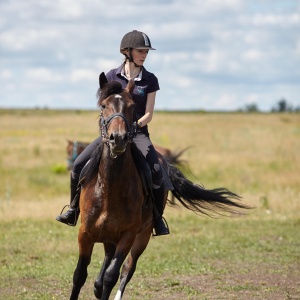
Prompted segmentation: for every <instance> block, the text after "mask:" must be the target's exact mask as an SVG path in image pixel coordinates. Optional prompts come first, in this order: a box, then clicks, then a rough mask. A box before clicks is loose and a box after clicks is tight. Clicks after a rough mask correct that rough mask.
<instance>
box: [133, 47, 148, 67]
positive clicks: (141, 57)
mask: <svg viewBox="0 0 300 300" xmlns="http://www.w3.org/2000/svg"><path fill="white" fill-rule="evenodd" d="M148 52H149V49H132V50H131V55H132V58H133V61H134V62H135V63H136V64H138V65H139V66H142V65H143V64H144V62H145V60H146V58H147V55H148Z"/></svg>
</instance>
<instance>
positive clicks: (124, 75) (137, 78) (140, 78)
mask: <svg viewBox="0 0 300 300" xmlns="http://www.w3.org/2000/svg"><path fill="white" fill-rule="evenodd" d="M142 73H143V69H142V70H141V72H140V73H139V74H138V75H137V76H136V77H134V78H133V81H141V80H142ZM121 75H122V76H123V77H125V78H126V79H127V80H129V78H128V77H127V76H126V74H125V72H124V67H123V68H122V71H121Z"/></svg>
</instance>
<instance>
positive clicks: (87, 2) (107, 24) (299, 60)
mask: <svg viewBox="0 0 300 300" xmlns="http://www.w3.org/2000/svg"><path fill="white" fill-rule="evenodd" d="M134 29H136V30H139V31H143V32H145V33H146V34H147V35H148V36H149V38H150V40H151V43H152V46H153V47H154V48H156V49H157V50H155V51H154V50H153V51H150V53H149V55H148V57H147V60H146V62H145V65H144V66H145V68H146V69H147V70H148V71H150V72H152V73H154V74H155V75H156V76H157V77H158V80H159V84H160V90H159V91H158V92H157V97H156V104H155V108H156V109H157V110H202V109H203V110H224V111H229V110H236V109H242V108H245V107H246V106H248V105H252V104H255V105H257V107H258V108H259V109H260V110H262V111H269V110H270V109H271V108H272V107H274V106H275V105H276V103H278V101H280V100H281V99H285V100H286V101H287V102H288V103H289V104H291V105H292V106H293V107H299V106H300V0H201V1H200V0H184V1H182V0H128V1H121V0H109V1H100V0H55V1H53V0H26V1H24V0H0V108H49V109H52V108H53V109H97V106H96V102H97V99H96V91H97V89H98V87H99V85H98V84H99V83H98V76H99V74H100V73H101V72H105V73H106V72H108V71H109V70H110V69H112V68H116V67H118V66H119V65H121V63H122V61H123V56H122V55H121V54H120V53H119V47H120V41H121V39H122V37H123V36H124V34H126V33H127V32H129V31H132V30H134Z"/></svg>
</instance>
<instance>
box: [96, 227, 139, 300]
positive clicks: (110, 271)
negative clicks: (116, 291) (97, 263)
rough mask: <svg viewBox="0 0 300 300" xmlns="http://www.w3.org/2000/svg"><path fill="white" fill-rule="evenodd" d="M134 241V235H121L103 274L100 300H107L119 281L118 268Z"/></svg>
mask: <svg viewBox="0 0 300 300" xmlns="http://www.w3.org/2000/svg"><path fill="white" fill-rule="evenodd" d="M134 239H135V235H133V234H132V233H127V234H124V235H123V237H122V239H121V240H120V242H119V243H118V245H117V248H116V252H115V255H114V257H113V259H112V261H111V263H110V265H109V267H108V268H107V270H106V271H105V273H104V277H103V293H102V298H101V300H108V299H109V296H110V294H111V291H112V289H113V288H114V286H115V285H116V283H117V281H118V279H119V275H120V268H121V266H122V264H123V262H124V260H125V258H126V256H127V255H128V253H129V251H130V249H131V247H132V245H133V242H134ZM120 299H121V298H120Z"/></svg>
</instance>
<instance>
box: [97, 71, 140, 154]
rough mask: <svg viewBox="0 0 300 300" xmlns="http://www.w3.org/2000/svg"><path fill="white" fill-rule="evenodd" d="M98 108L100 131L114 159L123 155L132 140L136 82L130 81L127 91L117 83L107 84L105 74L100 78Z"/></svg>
mask: <svg viewBox="0 0 300 300" xmlns="http://www.w3.org/2000/svg"><path fill="white" fill-rule="evenodd" d="M99 83H100V89H99V91H98V95H99V100H98V106H99V107H100V109H101V113H100V129H101V134H102V138H103V141H104V142H105V143H106V144H107V145H108V147H109V149H110V154H111V156H112V157H117V156H118V155H120V154H122V153H123V152H124V151H125V150H126V147H127V144H128V143H129V142H130V141H131V140H132V134H133V130H132V124H133V116H134V106H135V104H134V102H133V100H132V97H131V94H132V91H133V88H134V82H133V81H129V83H128V85H127V87H126V88H125V89H123V88H122V85H121V83H119V82H117V81H112V82H110V83H108V82H107V79H106V76H105V74H104V73H101V74H100V76H99Z"/></svg>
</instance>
